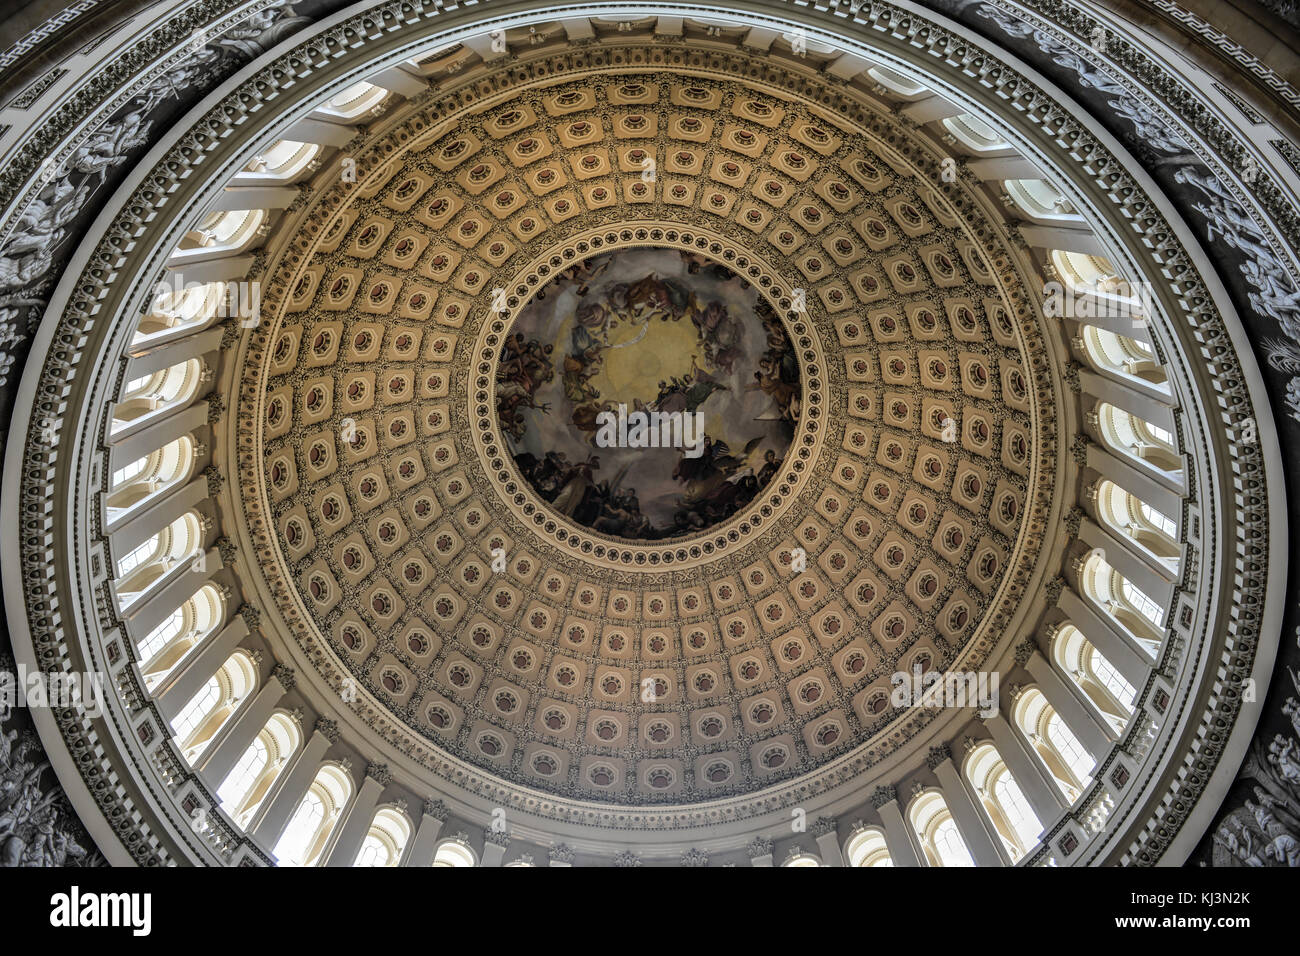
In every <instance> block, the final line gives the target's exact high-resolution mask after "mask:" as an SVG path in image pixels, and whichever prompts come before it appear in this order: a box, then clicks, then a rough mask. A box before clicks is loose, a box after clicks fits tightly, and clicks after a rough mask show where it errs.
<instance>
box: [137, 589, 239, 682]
mask: <svg viewBox="0 0 1300 956" xmlns="http://www.w3.org/2000/svg"><path fill="white" fill-rule="evenodd" d="M225 613H226V602H225V600H224V599H223V598H222V597H221V592H220V591H218V590H217V589H216V588H215V587H213V586H212V585H211V584H205V585H203V587H201V588H199V589H198V590H197V591H195V592H194V594H192V595H191V596H190V597H189V599H188V600H186V602H185V603H184V604H182V605H181V606H180V607H178V608H177V609H176V610H175V611H173V612H172V613H171V615H170V616H169V617H168V618H167V619H166V620H165V621H163V622H162V623H161V624H159V625H158V626H157V627H155V628H154V629H153V630H152V631H150V632H149V634H148V635H146V636H145V638H144V639H143V640H142V641H140V643H139V647H138V659H139V660H140V662H141V664H140V671H141V673H143V674H144V679H145V684H146V685H147V686H148V687H149V689H150V690H152V689H153V688H154V687H157V686H158V684H159V683H161V682H162V680H163V678H165V677H166V676H167V675H168V674H170V673H171V672H172V670H173V669H174V668H175V667H176V665H177V664H179V663H180V662H181V661H183V660H184V659H185V658H186V657H187V656H188V655H189V653H190V652H191V651H192V650H193V649H194V648H195V647H197V646H198V645H199V643H200V642H201V641H202V640H203V639H204V638H205V637H207V636H208V635H209V634H211V633H212V632H213V631H214V630H215V629H216V628H217V627H218V626H219V625H220V624H221V623H222V621H224V620H225Z"/></svg>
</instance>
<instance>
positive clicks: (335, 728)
mask: <svg viewBox="0 0 1300 956" xmlns="http://www.w3.org/2000/svg"><path fill="white" fill-rule="evenodd" d="M316 732H317V733H318V734H320V735H321V736H322V737H324V738H325V739H326V740H328V741H329V742H330V743H332V744H336V743H338V742H339V736H340V734H339V722H338V721H337V720H334V719H332V718H330V717H317V718H316Z"/></svg>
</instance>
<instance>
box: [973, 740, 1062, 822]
mask: <svg viewBox="0 0 1300 956" xmlns="http://www.w3.org/2000/svg"><path fill="white" fill-rule="evenodd" d="M984 726H985V727H987V728H988V730H989V733H990V734H991V735H992V736H993V745H994V746H995V747H997V750H998V756H1000V757H1001V758H1002V762H1003V763H1005V764H1006V765H1007V769H1008V770H1010V771H1011V776H1012V777H1014V778H1015V781H1016V785H1017V786H1018V787H1020V792H1021V793H1023V794H1024V795H1025V799H1026V800H1028V801H1029V805H1030V806H1031V807H1033V808H1034V816H1036V817H1038V822H1039V823H1041V824H1042V825H1043V826H1044V827H1050V826H1051V825H1052V821H1054V820H1055V819H1056V818H1057V817H1059V816H1060V815H1061V811H1062V810H1064V809H1065V808H1066V803H1065V796H1064V794H1062V793H1061V788H1060V787H1058V786H1056V784H1055V783H1053V782H1052V780H1051V779H1050V778H1049V777H1048V776H1047V772H1046V771H1045V770H1044V769H1043V768H1042V767H1041V766H1040V765H1039V763H1038V761H1037V760H1036V759H1035V758H1034V757H1033V756H1032V755H1031V754H1030V753H1029V751H1028V749H1026V747H1025V744H1024V742H1023V741H1022V740H1021V738H1020V736H1019V735H1017V734H1016V732H1015V731H1013V730H1012V729H1011V725H1010V724H1009V723H1007V719H1006V718H1005V717H1003V716H1002V715H1001V714H997V715H996V716H993V717H987V718H985V720H984Z"/></svg>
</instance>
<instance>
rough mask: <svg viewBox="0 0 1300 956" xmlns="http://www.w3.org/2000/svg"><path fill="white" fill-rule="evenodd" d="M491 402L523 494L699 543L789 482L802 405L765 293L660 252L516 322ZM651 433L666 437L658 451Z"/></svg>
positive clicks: (657, 535)
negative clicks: (697, 537)
mask: <svg viewBox="0 0 1300 956" xmlns="http://www.w3.org/2000/svg"><path fill="white" fill-rule="evenodd" d="M495 388H496V395H495V404H496V413H497V420H498V422H499V424H500V427H501V431H502V433H503V435H504V436H505V438H506V441H507V443H508V444H509V446H510V452H511V455H512V456H513V458H514V461H515V464H516V466H517V467H518V469H519V471H520V473H521V474H522V475H523V477H524V478H525V480H527V481H528V482H529V484H531V485H532V487H533V489H534V490H535V491H536V492H537V493H538V494H539V495H540V496H541V497H542V498H543V499H544V500H546V501H547V502H549V503H550V505H551V507H552V508H554V509H555V510H556V511H557V512H559V513H561V514H563V515H565V516H566V517H568V518H570V519H571V520H573V521H575V522H577V523H578V524H581V525H583V526H584V527H587V528H591V529H592V530H593V531H598V532H602V533H604V534H607V535H609V536H611V537H616V538H622V539H628V540H647V539H662V538H673V537H680V536H683V535H689V534H692V533H694V532H697V531H702V530H704V529H706V528H711V527H713V526H715V525H717V524H720V523H722V522H724V521H726V520H727V519H728V518H730V517H731V516H732V515H733V514H735V513H736V512H737V511H739V510H740V509H742V508H744V507H746V506H747V505H748V504H749V503H750V502H752V501H753V500H754V498H755V497H756V496H757V495H758V493H759V492H760V491H761V490H762V489H763V488H764V487H765V486H766V485H767V484H768V483H769V482H771V480H772V479H773V477H775V475H776V474H777V473H778V471H779V470H780V468H781V465H782V463H783V462H784V460H785V457H786V453H787V451H788V450H789V448H790V443H791V440H792V438H793V436H794V433H795V428H796V426H797V424H798V419H799V413H800V404H801V397H802V393H801V387H800V372H799V363H798V359H797V358H796V356H795V352H794V348H793V346H792V345H791V343H790V340H789V338H788V336H787V335H786V331H785V328H784V326H783V325H782V324H781V321H780V319H779V318H778V317H777V314H776V311H775V310H774V308H773V307H772V305H771V304H770V303H769V302H768V301H767V299H766V298H764V297H763V296H761V295H760V294H759V292H758V290H757V288H755V287H754V286H753V285H752V284H751V283H749V282H748V281H746V280H745V279H744V278H742V277H740V276H738V275H736V273H734V272H733V271H732V270H731V269H729V268H727V267H726V266H725V265H722V264H721V263H718V262H714V261H713V260H711V259H707V258H705V257H702V256H700V255H698V254H696V253H693V252H686V251H681V250H677V249H663V248H634V249H623V250H619V251H616V252H608V253H604V254H601V255H597V256H593V257H591V258H588V259H585V260H582V261H580V262H578V263H576V264H574V265H572V266H570V267H569V268H567V269H565V270H564V271H563V272H561V273H559V274H558V275H556V276H555V277H554V278H552V279H551V281H550V282H548V283H547V284H546V286H545V287H543V288H542V289H540V290H538V292H537V293H536V294H535V295H534V297H533V299H532V300H531V301H530V302H529V303H528V304H527V305H525V306H524V308H523V309H522V310H521V311H520V312H519V315H518V316H517V318H516V319H515V322H514V325H513V327H512V329H511V330H510V332H509V334H508V335H507V337H506V340H505V343H504V344H503V345H502V348H501V353H500V358H499V363H498V366H497V376H496V383H495ZM655 423H659V425H660V426H663V425H664V424H666V425H667V428H666V429H664V428H662V427H661V430H660V431H656V433H655V435H654V436H650V435H649V433H648V430H649V429H651V428H653V427H655ZM625 426H626V427H625ZM661 437H662V438H667V439H668V440H666V441H661V440H655V439H659V438H661Z"/></svg>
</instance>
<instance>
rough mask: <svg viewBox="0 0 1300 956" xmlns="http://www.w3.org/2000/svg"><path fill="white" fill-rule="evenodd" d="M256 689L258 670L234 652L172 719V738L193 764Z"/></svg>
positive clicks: (238, 653) (237, 652) (241, 652)
mask: <svg viewBox="0 0 1300 956" xmlns="http://www.w3.org/2000/svg"><path fill="white" fill-rule="evenodd" d="M256 689H257V668H256V667H254V666H253V660H252V658H250V657H249V656H248V654H246V653H245V652H244V651H235V653H233V654H231V655H230V657H228V658H226V662H225V663H224V664H222V665H221V668H220V669H219V670H218V671H217V673H216V674H215V675H214V676H213V677H211V678H209V680H208V682H207V684H205V685H204V687H203V689H202V690H200V691H199V692H198V693H197V694H195V695H194V696H193V697H192V698H191V699H190V701H189V703H187V704H186V705H185V706H184V707H183V708H181V712H180V713H179V714H177V715H176V716H175V717H174V718H173V719H172V739H173V740H174V741H175V742H176V746H177V747H178V748H180V751H181V755H182V756H183V757H184V758H185V759H186V760H187V761H188V762H189V763H190V764H191V765H193V764H194V762H195V761H196V760H198V758H199V755H200V754H202V753H203V752H204V750H206V749H207V746H208V744H209V743H211V742H212V739H213V738H214V737H216V735H217V733H218V732H219V731H220V730H221V728H222V727H224V726H225V725H226V722H227V721H228V720H230V718H231V717H233V716H234V715H235V713H236V712H237V711H238V709H239V705H240V703H242V702H243V701H244V700H246V699H247V698H248V697H249V695H250V694H252V692H253V691H254V690H256Z"/></svg>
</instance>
